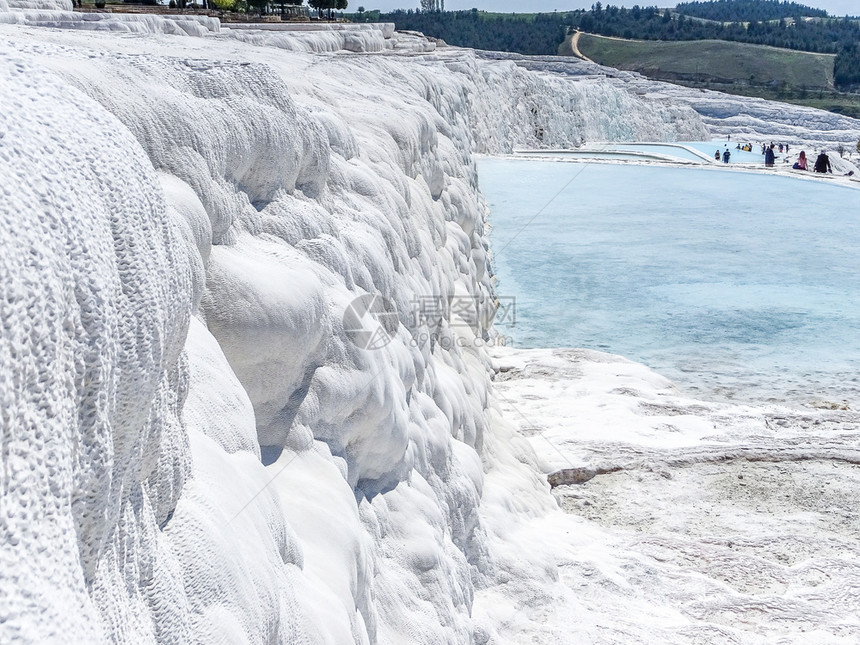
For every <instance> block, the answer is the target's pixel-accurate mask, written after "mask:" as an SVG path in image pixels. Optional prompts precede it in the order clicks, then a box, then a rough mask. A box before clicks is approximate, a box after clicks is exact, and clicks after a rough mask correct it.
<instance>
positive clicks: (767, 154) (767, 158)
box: [764, 144, 776, 168]
mask: <svg viewBox="0 0 860 645" xmlns="http://www.w3.org/2000/svg"><path fill="white" fill-rule="evenodd" d="M775 160H776V155H775V154H773V144H770V147H769V148H768V149H767V150H765V151H764V165H765V166H767V167H768V168H773V162H774V161H775Z"/></svg>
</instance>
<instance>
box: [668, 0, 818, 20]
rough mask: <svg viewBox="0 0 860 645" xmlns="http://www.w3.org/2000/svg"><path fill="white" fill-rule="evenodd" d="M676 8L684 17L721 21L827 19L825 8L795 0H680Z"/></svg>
mask: <svg viewBox="0 0 860 645" xmlns="http://www.w3.org/2000/svg"><path fill="white" fill-rule="evenodd" d="M675 11H677V12H678V13H682V14H684V15H685V16H694V17H696V18H705V19H707V20H717V21H719V22H747V21H750V20H758V21H762V20H780V19H783V18H793V17H794V16H810V17H816V18H826V17H827V12H826V11H824V10H823V9H813V8H812V7H807V6H804V5H802V4H798V3H796V2H788V1H787V0H785V1H784V2H780V1H779V0H711V1H710V2H707V1H706V2H701V1H699V0H695V1H694V2H681V3H679V4H678V6H676V7H675Z"/></svg>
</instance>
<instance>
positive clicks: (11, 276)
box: [0, 0, 857, 645]
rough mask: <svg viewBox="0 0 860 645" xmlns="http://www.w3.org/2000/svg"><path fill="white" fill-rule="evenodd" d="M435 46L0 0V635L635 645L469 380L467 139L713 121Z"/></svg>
mask: <svg viewBox="0 0 860 645" xmlns="http://www.w3.org/2000/svg"><path fill="white" fill-rule="evenodd" d="M433 50H434V44H433V43H431V42H428V41H426V40H424V39H422V38H419V37H417V36H405V35H399V34H395V33H393V30H392V27H391V26H390V25H388V26H380V27H374V28H362V29H355V30H349V29H340V30H338V29H330V30H325V31H319V32H313V33H309V32H296V33H293V32H289V31H282V30H266V31H264V30H247V29H228V28H226V26H224V25H219V24H218V21H217V20H214V19H206V18H194V19H191V18H185V17H172V18H168V17H158V16H130V15H123V16H111V15H110V14H86V13H80V12H73V11H72V10H71V3H70V2H68V1H67V0H62V1H59V0H58V1H57V2H50V1H48V0H45V1H44V2H43V1H35V0H34V1H30V0H25V1H24V2H21V0H12V1H11V2H8V3H7V0H0V101H2V103H0V105H2V110H0V192H2V201H0V221H2V226H3V234H2V236H0V399H2V405H0V422H2V435H0V441H2V444H0V446H2V448H0V449H1V450H2V452H0V458H2V480H0V494H2V498H0V590H2V602H0V642H3V643H7V642H9V643H12V642H27V643H101V642H117V643H155V642H159V643H307V644H311V643H313V644H317V643H319V644H322V643H329V644H343V643H363V644H369V643H380V644H393V645H399V644H406V643H409V644H420V643H427V644H430V643H433V644H436V643H534V642H544V643H559V642H571V643H572V642H595V643H596V642H607V643H608V642H625V643H629V642H637V640H636V639H637V638H640V637H641V638H644V639H645V641H646V642H647V640H648V635H649V634H650V633H652V632H651V631H649V628H648V627H647V626H648V624H649V623H648V620H650V619H648V616H649V615H650V611H651V610H650V609H649V608H648V607H647V606H646V604H647V603H645V601H644V600H643V601H642V602H640V603H638V604H637V605H636V611H635V612H632V613H631V615H630V616H628V617H627V618H626V619H625V621H628V622H629V621H635V620H637V619H638V620H639V623H637V625H638V626H635V627H631V628H629V629H628V628H625V627H624V624H626V622H625V623H623V624H622V623H617V622H615V617H614V616H613V614H614V613H616V611H617V610H618V609H619V607H622V605H623V603H622V601H621V599H622V598H624V597H625V595H629V594H627V593H626V592H625V589H626V588H629V586H630V585H632V584H634V581H631V580H625V578H624V576H625V572H624V571H623V569H624V564H623V563H622V562H621V560H612V559H611V558H610V559H609V560H607V559H605V558H604V559H603V560H602V561H604V562H605V563H607V564H606V570H603V571H602V572H601V575H600V576H597V577H594V578H590V579H591V580H593V581H598V580H599V582H593V583H592V585H591V587H588V586H587V584H586V581H587V580H588V579H589V578H588V576H586V575H585V574H582V571H583V569H581V568H580V569H576V562H577V558H580V559H581V560H582V561H585V560H587V559H588V558H589V557H590V556H589V554H588V549H592V550H595V549H597V550H599V549H602V548H606V549H612V548H613V547H612V545H611V544H608V543H607V544H606V545H604V546H601V544H600V542H599V540H597V541H594V542H589V540H588V539H587V538H589V537H590V536H592V533H593V532H590V531H591V530H590V529H589V528H588V525H586V524H584V523H583V522H584V520H582V518H580V517H578V516H576V515H574V514H565V513H563V512H561V511H560V510H559V504H558V503H557V502H556V500H555V499H554V498H553V496H552V494H551V491H550V486H549V484H548V482H547V478H546V473H547V472H549V471H550V470H552V469H556V467H555V466H552V465H551V464H550V465H548V462H547V460H546V459H545V458H544V457H538V456H536V454H535V452H534V450H533V448H532V446H531V444H530V443H529V441H528V440H527V439H526V438H524V437H523V436H522V434H520V433H519V432H518V431H517V426H518V425H521V424H520V423H519V419H518V418H517V417H516V416H515V415H513V413H511V412H510V410H506V411H504V412H503V411H502V408H501V407H500V404H499V399H498V396H497V394H495V393H494V390H493V389H492V384H491V381H492V379H493V378H495V375H496V372H497V370H498V369H499V364H498V361H497V359H492V358H490V356H489V355H488V353H487V352H486V351H485V349H484V345H487V344H492V342H493V339H494V335H495V332H494V330H493V328H492V319H493V315H494V311H495V307H496V303H495V300H494V293H493V277H492V271H491V268H490V264H489V262H488V254H489V249H488V247H487V244H486V241H485V225H486V221H485V218H486V209H485V205H484V201H483V199H482V197H481V195H480V194H479V192H478V190H477V178H476V170H475V164H474V161H473V154H474V153H477V152H483V153H491V154H495V153H503V152H510V151H511V150H512V149H514V148H515V147H532V148H535V147H549V146H554V147H570V146H575V145H579V144H580V143H581V142H582V141H583V140H588V141H599V140H618V139H636V140H651V141H653V140H702V139H703V138H705V137H707V136H708V130H707V128H706V127H705V125H704V124H703V121H702V119H701V118H700V116H699V114H698V113H697V112H696V111H694V110H693V109H692V108H691V107H689V105H686V104H684V102H683V101H680V100H666V99H665V98H660V99H658V98H653V97H649V96H647V95H645V94H643V93H642V92H641V91H639V87H640V85H641V82H640V81H637V84H634V85H635V86H634V85H631V86H630V87H627V86H625V85H624V83H623V82H621V81H619V80H618V79H609V80H606V79H604V80H600V79H597V78H591V77H588V76H585V77H582V78H580V79H579V80H577V78H578V77H566V76H564V75H559V74H555V73H552V72H551V71H533V70H529V69H526V67H525V66H523V65H519V64H517V63H516V62H514V61H510V60H496V61H492V60H485V59H482V58H479V57H477V56H476V55H475V54H474V53H473V52H470V51H465V50H456V49H440V50H439V51H433ZM816 114H818V115H820V113H816ZM818 125H819V126H820V127H819V129H820V130H822V131H823V130H826V129H827V125H826V124H824V125H822V124H820V123H819V124H818ZM450 301H457V302H460V303H467V305H468V306H463V307H460V308H458V309H457V310H454V309H450V310H449V309H445V308H443V310H441V311H438V312H436V311H435V310H434V311H430V310H429V309H430V308H429V307H425V306H424V304H426V303H438V302H443V303H444V302H450ZM348 312H351V313H348ZM346 313H348V315H346V316H345V314H346ZM505 360H507V359H505ZM507 396H508V397H510V396H513V395H511V394H510V393H509V394H508V395H507ZM660 548H662V547H659V546H653V547H649V550H648V554H651V555H653V556H654V557H657V556H658V555H659V554H657V555H654V554H656V553H657V551H659V550H660ZM639 552H643V549H639ZM661 552H663V551H661ZM593 553H594V551H592V554H593ZM624 553H625V554H626V553H627V551H624ZM601 557H602V556H599V557H598V558H597V559H600V558H601ZM607 557H608V556H607ZM641 557H645V556H641ZM690 557H692V556H690ZM834 557H835V556H834ZM610 561H611V562H612V563H616V564H617V567H618V568H617V569H616V570H615V571H614V573H613V572H611V571H609V568H611V567H610V564H608V563H610ZM588 566H591V565H588ZM612 566H614V565H612ZM571 571H574V572H575V575H572V574H571ZM816 571H821V573H820V574H815V575H819V576H825V575H827V574H826V573H825V572H824V571H825V568H824V567H823V566H822V568H821V569H816ZM645 574H646V572H645V571H644V570H642V569H639V570H637V575H641V576H645ZM813 574H814V572H811V573H809V574H808V575H807V574H804V575H807V578H809V576H813ZM813 577H814V576H813ZM805 579H806V578H805ZM851 580H852V581H854V580H856V578H851ZM662 584H664V585H667V584H668V583H666V582H664V583H662ZM851 584H853V582H851ZM595 585H598V586H599V587H600V588H601V589H602V590H603V592H602V593H603V595H604V597H605V598H607V599H608V601H607V602H606V603H601V602H598V601H596V600H595V598H597V599H598V600H599V598H600V596H596V595H595V592H596V590H597V588H598V587H597V586H595ZM580 587H582V588H583V589H585V590H586V591H588V592H589V593H580ZM771 587H772V586H771ZM771 587H769V588H771ZM685 589H686V588H685ZM689 589H690V590H691V591H690V592H689V594H688V595H686V596H677V597H673V598H671V599H667V600H666V604H665V606H664V608H663V609H661V610H660V611H661V612H662V614H661V615H660V617H659V622H660V630H659V633H660V634H661V635H662V636H664V637H665V638H667V639H668V638H670V637H671V638H672V639H675V640H672V641H671V642H694V636H695V635H696V634H699V635H701V637H702V638H704V637H705V636H707V635H708V634H711V633H712V631H713V628H712V623H713V620H712V614H713V612H711V613H708V612H706V611H704V610H701V611H698V610H697V611H693V612H687V611H685V606H686V605H685V603H686V602H687V599H688V597H689V596H690V595H692V596H695V589H696V587H695V585H691V586H690V587H689ZM661 593H663V594H664V596H666V594H669V595H671V594H670V591H668V590H666V589H665V588H664V589H663V591H662V592H661ZM845 593H846V594H847V595H846V597H848V598H851V597H855V598H856V595H855V596H852V595H851V593H850V591H849V590H846V592H845ZM661 597H662V596H661ZM667 598H668V596H667ZM673 602H674V603H675V604H672V603H673ZM699 602H707V599H706V598H704V597H703V598H700V599H699ZM774 602H776V603H777V604H778V603H779V602H780V601H779V599H777V600H775V601H774ZM823 602H824V601H822V603H823ZM846 602H847V605H845V604H843V605H834V606H833V607H831V611H833V612H840V611H843V609H844V607H846V606H847V607H849V608H850V607H852V606H853V605H851V602H848V601H846ZM852 602H856V601H852ZM643 603H644V604H643ZM601 606H605V607H606V608H607V609H606V610H603V609H601ZM655 607H657V605H654V606H653V607H652V609H653V608H655ZM715 611H716V610H715ZM755 611H757V612H761V611H766V609H755ZM846 611H847V610H846ZM855 615H856V614H855ZM720 616H722V623H723V624H725V625H727V626H726V627H725V628H724V629H722V631H721V632H720V633H725V634H729V635H730V636H732V638H734V637H735V636H734V635H736V634H738V633H741V632H740V631H738V630H741V629H742V628H741V627H738V626H737V625H736V624H734V623H735V621H734V620H733V619H732V616H733V614H731V613H727V612H725V611H723V613H721V614H720ZM842 616H843V614H839V616H838V617H837V619H834V623H833V624H836V623H839V624H840V625H842V624H843V623H844V625H843V628H842V629H843V632H842V633H843V634H845V635H846V636H845V638H848V639H849V640H850V639H851V638H853V637H854V636H856V634H857V631H856V630H857V627H856V619H855V622H853V623H852V622H850V621H849V622H848V623H846V622H845V621H847V620H848V619H843V617H842ZM655 620H658V619H655ZM714 620H715V619H714ZM840 621H841V622H840ZM655 629H656V628H655ZM786 629H787V628H786ZM798 629H799V628H798ZM783 631H786V630H783ZM789 631H790V630H789ZM653 633H655V634H656V633H658V632H657V631H655V632H653ZM786 633H787V632H786ZM643 635H644V636H643ZM851 635H854V636H851ZM679 638H687V640H686V641H682V640H678V639H679ZM665 642H669V640H665ZM697 642H730V641H727V640H724V641H716V640H715V641H706V640H702V639H701V638H700V640H699V641H697ZM734 642H752V641H742V640H736V641H734ZM786 642H789V641H786ZM791 642H794V641H791ZM798 642H800V641H798ZM816 642H824V641H823V640H819V641H816ZM834 642H837V641H834ZM845 642H849V641H845ZM852 642H853V641H852Z"/></svg>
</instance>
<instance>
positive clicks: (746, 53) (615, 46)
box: [578, 34, 835, 90]
mask: <svg viewBox="0 0 860 645" xmlns="http://www.w3.org/2000/svg"><path fill="white" fill-rule="evenodd" d="M578 47H579V51H580V52H581V53H582V54H583V55H584V56H586V57H587V58H590V59H591V60H593V61H594V62H596V63H600V64H601V65H608V66H610V67H616V68H618V69H626V70H631V71H636V72H640V73H641V74H644V75H645V76H648V77H649V78H655V79H660V80H674V81H688V82H694V83H739V84H746V85H751V86H756V85H760V86H761V85H763V86H768V87H771V88H775V87H780V86H786V85H787V86H789V87H793V88H806V89H815V90H818V89H833V60H834V58H835V56H833V55H832V54H813V53H809V52H800V51H793V50H788V49H779V48H777V47H768V46H765V45H750V44H746V43H736V42H727V41H721V40H698V41H673V42H664V41H641V40H622V39H619V38H607V37H603V36H595V35H591V34H581V35H580V37H579V41H578Z"/></svg>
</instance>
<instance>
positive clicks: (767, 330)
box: [479, 158, 860, 406]
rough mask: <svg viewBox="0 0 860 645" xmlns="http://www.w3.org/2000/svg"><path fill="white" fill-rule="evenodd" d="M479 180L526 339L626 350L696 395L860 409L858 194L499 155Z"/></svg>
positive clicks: (501, 276)
mask: <svg viewBox="0 0 860 645" xmlns="http://www.w3.org/2000/svg"><path fill="white" fill-rule="evenodd" d="M479 177H480V183H481V188H482V190H483V192H484V194H485V195H486V196H487V198H488V200H489V202H490V206H491V215H490V224H491V234H490V240H491V248H492V250H493V253H494V266H495V270H496V273H497V277H498V280H499V282H498V286H497V291H498V293H499V295H501V296H509V297H515V298H516V302H517V309H516V311H517V315H516V322H515V324H514V325H513V326H508V325H500V330H501V331H502V333H504V334H506V335H509V336H511V337H512V338H513V340H514V343H515V345H518V346H522V347H564V346H578V347H589V348H593V349H599V350H603V351H608V352H613V353H617V354H622V355H624V356H626V357H628V358H631V359H633V360H637V361H641V362H643V363H645V364H647V365H649V366H651V367H653V368H655V369H656V370H657V371H659V372H661V373H663V374H665V375H666V376H668V377H670V378H672V379H673V380H674V381H675V382H676V383H677V384H678V385H679V387H681V388H682V389H684V390H686V391H688V392H690V393H691V394H694V395H706V396H718V397H726V398H732V399H741V400H751V401H760V400H777V401H784V402H788V403H799V404H804V403H808V402H810V401H813V400H827V401H842V400H848V401H849V402H851V403H853V404H855V405H858V406H860V259H859V258H858V249H860V190H856V189H852V188H845V187H839V186H834V185H831V184H826V183H823V182H810V181H800V180H796V179H792V178H788V177H780V176H774V175H761V174H752V173H750V174H748V173H726V172H719V171H716V170H707V169H695V168H671V167H670V168H667V167H649V166H619V165H608V164H596V163H594V164H579V163H569V164H566V163H558V162H552V161H534V160H510V159H492V158H488V159H482V160H480V161H479ZM541 209H543V210H541Z"/></svg>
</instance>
